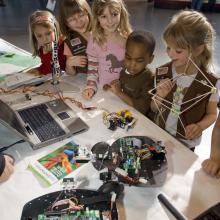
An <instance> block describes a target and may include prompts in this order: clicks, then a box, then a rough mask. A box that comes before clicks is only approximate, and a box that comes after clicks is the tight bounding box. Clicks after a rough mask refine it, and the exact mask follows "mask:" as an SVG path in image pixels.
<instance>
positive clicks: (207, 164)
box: [202, 158, 220, 178]
mask: <svg viewBox="0 0 220 220" xmlns="http://www.w3.org/2000/svg"><path fill="white" fill-rule="evenodd" d="M202 168H203V170H204V171H205V172H206V173H208V174H210V175H211V176H215V177H217V178H220V162H219V163H218V162H217V161H215V160H214V159H212V158H209V159H206V160H204V161H203V162H202Z"/></svg>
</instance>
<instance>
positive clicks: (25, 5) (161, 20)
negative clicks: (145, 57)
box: [0, 0, 220, 158]
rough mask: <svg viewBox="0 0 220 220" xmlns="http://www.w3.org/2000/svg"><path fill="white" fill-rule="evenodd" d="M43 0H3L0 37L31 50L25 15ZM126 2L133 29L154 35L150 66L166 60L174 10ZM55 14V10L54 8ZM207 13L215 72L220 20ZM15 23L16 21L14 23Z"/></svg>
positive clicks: (206, 145) (219, 68) (206, 146)
mask: <svg viewBox="0 0 220 220" xmlns="http://www.w3.org/2000/svg"><path fill="white" fill-rule="evenodd" d="M44 2H46V1H44V0H31V1H30V0H10V1H6V4H7V6H6V7H0V37H1V38H3V39H5V40H7V41H9V42H11V43H13V44H15V45H16V46H18V47H21V48H23V49H25V50H27V51H31V50H30V47H29V44H28V16H29V14H31V13H32V12H33V11H35V10H37V9H43V8H44V7H45V5H44V4H45V3H44ZM126 5H127V8H128V11H129V13H130V15H132V16H130V22H131V24H132V26H133V29H145V30H149V31H151V32H152V33H153V34H154V36H155V38H156V42H157V45H156V51H155V59H154V61H153V63H152V65H151V67H152V68H155V67H156V66H158V65H160V64H163V63H165V62H167V61H168V57H167V56H166V53H165V47H164V45H163V42H162V39H161V35H162V33H163V30H164V28H165V26H166V25H167V24H168V22H169V20H170V18H171V17H172V15H173V14H175V13H176V12H177V11H176V10H168V9H157V8H154V6H153V3H147V2H146V1H137V0H127V1H126ZM55 14H57V9H56V10H55ZM206 16H207V17H208V19H209V20H210V22H211V23H212V24H213V26H214V28H215V30H216V42H215V52H214V66H213V68H214V71H215V73H219V74H220V63H219V62H217V57H218V55H220V54H219V53H220V52H219V51H220V23H219V22H218V23H217V21H219V20H220V14H219V13H209V14H208V13H207V14H206ZM15 22H16V23H15ZM211 132H212V128H209V129H207V130H206V131H205V132H204V134H203V138H202V143H201V145H200V146H198V147H197V149H196V151H195V152H196V153H197V154H198V155H199V156H200V157H202V158H207V157H208V156H209V152H210V139H211Z"/></svg>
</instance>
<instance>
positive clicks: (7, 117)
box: [0, 99, 26, 137]
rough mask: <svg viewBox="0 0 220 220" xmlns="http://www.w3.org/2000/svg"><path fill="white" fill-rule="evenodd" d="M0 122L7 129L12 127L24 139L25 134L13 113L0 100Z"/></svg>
mask: <svg viewBox="0 0 220 220" xmlns="http://www.w3.org/2000/svg"><path fill="white" fill-rule="evenodd" d="M0 120H2V121H3V122H5V123H6V124H7V125H8V126H9V127H12V128H13V129H15V130H16V131H17V132H19V133H20V134H21V135H22V136H25V137H26V134H25V132H24V130H23V127H22V126H21V124H20V122H19V121H18V119H17V116H16V114H15V112H14V111H13V110H12V109H11V108H10V107H9V106H8V105H7V104H6V103H4V102H3V101H2V100H1V99H0Z"/></svg>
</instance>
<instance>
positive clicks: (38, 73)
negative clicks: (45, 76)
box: [27, 68, 41, 76]
mask: <svg viewBox="0 0 220 220" xmlns="http://www.w3.org/2000/svg"><path fill="white" fill-rule="evenodd" d="M27 73H30V74H33V75H35V76H40V75H41V73H40V71H39V70H38V69H36V68H34V69H30V70H28V71H27Z"/></svg>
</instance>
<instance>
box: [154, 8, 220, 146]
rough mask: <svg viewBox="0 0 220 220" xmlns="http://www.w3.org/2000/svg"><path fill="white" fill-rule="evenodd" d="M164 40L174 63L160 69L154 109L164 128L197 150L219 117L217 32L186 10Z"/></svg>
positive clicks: (193, 12)
mask: <svg viewBox="0 0 220 220" xmlns="http://www.w3.org/2000/svg"><path fill="white" fill-rule="evenodd" d="M163 38H164V41H165V44H166V46H167V54H168V56H169V57H170V59H171V62H169V63H167V64H165V65H163V66H161V67H159V68H157V69H156V76H155V82H156V87H155V91H156V94H155V96H154V98H153V100H152V102H151V108H152V110H153V111H154V112H156V113H157V116H156V117H155V122H156V123H157V124H158V125H159V126H160V127H162V128H164V129H165V130H166V131H168V132H169V133H170V134H171V135H173V136H175V137H176V138H178V139H179V140H180V141H182V142H183V143H184V144H185V145H186V146H187V147H189V148H191V150H194V147H195V146H197V145H199V143H200V141H201V135H202V132H203V131H204V130H205V129H206V128H208V127H209V126H210V125H211V124H213V123H214V121H215V120H216V116H217V102H218V99H219V95H218V92H217V89H216V88H215V87H214V86H217V85H216V84H217V78H216V77H215V76H214V75H213V74H211V72H210V64H211V58H212V53H213V50H212V47H213V40H214V30H213V27H212V25H211V24H210V23H209V22H208V20H207V18H206V17H205V16H204V15H203V14H201V13H199V12H196V11H190V10H184V11H181V12H179V13H177V14H176V15H174V16H173V18H172V20H171V22H170V23H169V25H168V26H167V28H166V30H165V32H164V34H163Z"/></svg>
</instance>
